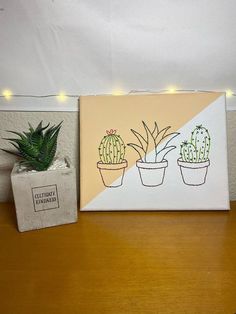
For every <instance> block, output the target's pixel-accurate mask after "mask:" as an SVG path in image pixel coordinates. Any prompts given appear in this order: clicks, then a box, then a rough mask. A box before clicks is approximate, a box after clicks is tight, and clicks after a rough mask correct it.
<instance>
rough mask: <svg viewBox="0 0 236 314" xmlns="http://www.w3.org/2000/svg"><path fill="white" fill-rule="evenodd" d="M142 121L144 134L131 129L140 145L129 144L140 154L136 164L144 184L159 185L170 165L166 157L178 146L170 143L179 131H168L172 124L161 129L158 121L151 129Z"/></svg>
mask: <svg viewBox="0 0 236 314" xmlns="http://www.w3.org/2000/svg"><path fill="white" fill-rule="evenodd" d="M142 123H143V127H144V132H145V135H144V136H142V135H141V134H140V133H138V132H137V131H135V130H133V129H131V131H132V133H133V134H134V135H135V137H136V138H137V140H138V142H139V145H137V144H134V143H129V144H128V145H129V146H130V147H132V148H133V149H134V150H135V151H137V153H138V155H139V159H138V160H137V161H136V166H137V168H138V170H139V175H140V179H141V182H142V184H143V185H144V186H148V187H153V186H158V185H161V184H162V183H163V181H164V176H165V170H166V168H167V166H168V161H167V160H166V159H165V157H166V155H167V154H168V153H169V152H170V151H172V150H173V149H175V148H176V146H174V145H169V144H170V142H171V141H172V140H173V139H174V138H175V137H176V136H178V135H179V133H177V132H172V133H168V130H169V129H170V128H171V127H170V126H167V127H165V128H164V129H162V130H159V128H158V125H157V123H156V122H155V125H154V129H153V131H151V130H150V129H149V127H148V126H147V124H146V123H145V122H144V121H142Z"/></svg>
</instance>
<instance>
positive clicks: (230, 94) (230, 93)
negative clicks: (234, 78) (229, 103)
mask: <svg viewBox="0 0 236 314" xmlns="http://www.w3.org/2000/svg"><path fill="white" fill-rule="evenodd" d="M232 96H234V93H233V92H232V90H231V89H227V91H226V97H232Z"/></svg>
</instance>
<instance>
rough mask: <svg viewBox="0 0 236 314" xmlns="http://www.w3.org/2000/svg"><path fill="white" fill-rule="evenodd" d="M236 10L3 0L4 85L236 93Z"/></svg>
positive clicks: (163, 1)
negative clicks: (174, 89) (179, 89)
mask: <svg viewBox="0 0 236 314" xmlns="http://www.w3.org/2000/svg"><path fill="white" fill-rule="evenodd" d="M235 12H236V1H235V0H214V1H212V0H148V1H143V0H129V1H127V0H99V1H95V0H66V1H65V0H34V1H31V0H11V1H9V0H0V40H1V53H0V72H1V76H0V89H4V88H11V89H12V91H13V92H14V93H17V94H25V93H26V94H55V93H57V92H58V91H60V90H64V91H66V92H68V93H69V94H79V95H81V94H101V93H111V92H112V91H113V90H116V89H122V90H124V91H126V92H127V91H129V90H132V89H154V90H155V89H163V88H166V87H168V86H169V85H172V84H174V85H176V86H177V87H179V88H183V89H209V90H225V89H227V88H231V89H233V90H235V91H236V76H235V68H236V58H235V55H236V40H235V38H236V18H235ZM44 102H45V100H44ZM44 102H42V106H43V104H44ZM233 102H234V103H235V106H236V97H235V100H234V101H233ZM23 104H24V102H23V101H19V102H18V106H19V110H21V108H20V107H21V106H22V105H23ZM3 105H4V103H3V101H2V100H0V109H1V107H3ZM7 105H8V107H7V108H8V109H9V108H10V106H11V102H9V103H8V104H7ZM40 106H41V105H40V103H38V102H37V103H36V102H35V107H37V109H38V108H40ZM47 106H50V104H47ZM52 106H53V105H52ZM29 107H30V109H31V107H34V104H33V103H32V102H31V104H30V105H29ZM7 108H5V109H7Z"/></svg>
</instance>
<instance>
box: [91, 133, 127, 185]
mask: <svg viewBox="0 0 236 314" xmlns="http://www.w3.org/2000/svg"><path fill="white" fill-rule="evenodd" d="M116 131H117V130H114V129H111V130H107V131H106V135H104V137H103V139H102V141H101V143H100V145H99V148H98V151H99V157H100V161H99V162H98V163H97V167H98V169H99V171H100V174H101V178H102V181H103V184H104V185H105V186H107V187H118V186H121V185H122V184H123V177H124V172H125V168H126V167H127V165H128V163H127V161H126V160H125V159H124V158H125V148H126V147H125V143H124V141H123V140H122V138H121V136H120V135H118V134H117V133H116Z"/></svg>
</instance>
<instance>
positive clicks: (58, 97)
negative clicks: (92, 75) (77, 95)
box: [56, 92, 67, 102]
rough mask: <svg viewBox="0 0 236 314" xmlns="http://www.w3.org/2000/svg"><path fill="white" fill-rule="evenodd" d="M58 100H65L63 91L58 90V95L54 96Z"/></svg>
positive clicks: (65, 96)
mask: <svg viewBox="0 0 236 314" xmlns="http://www.w3.org/2000/svg"><path fill="white" fill-rule="evenodd" d="M56 97H57V99H58V100H59V101H60V102H65V101H66V98H67V95H66V94H65V93H64V92H60V93H59V95H57V96H56Z"/></svg>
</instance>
